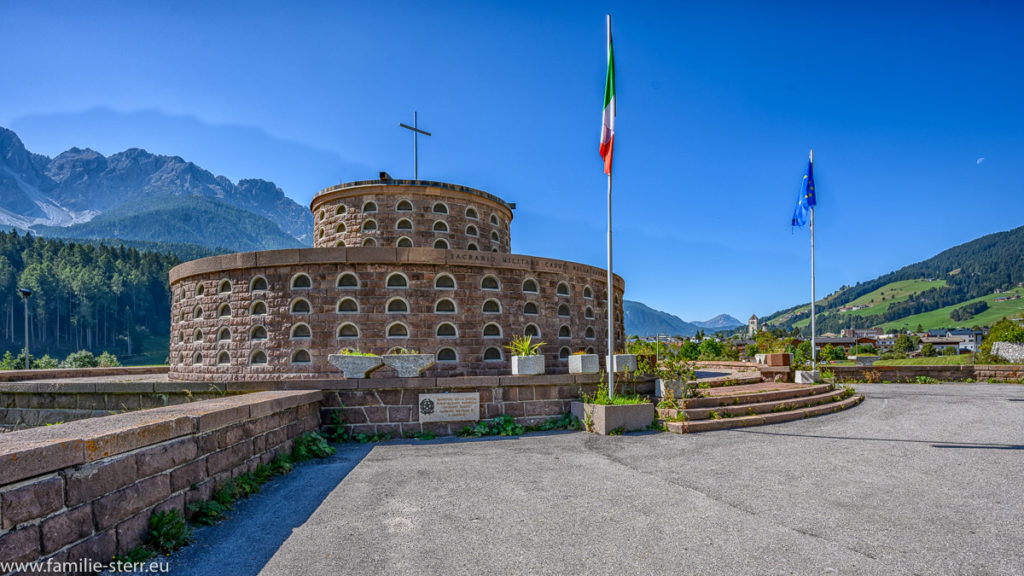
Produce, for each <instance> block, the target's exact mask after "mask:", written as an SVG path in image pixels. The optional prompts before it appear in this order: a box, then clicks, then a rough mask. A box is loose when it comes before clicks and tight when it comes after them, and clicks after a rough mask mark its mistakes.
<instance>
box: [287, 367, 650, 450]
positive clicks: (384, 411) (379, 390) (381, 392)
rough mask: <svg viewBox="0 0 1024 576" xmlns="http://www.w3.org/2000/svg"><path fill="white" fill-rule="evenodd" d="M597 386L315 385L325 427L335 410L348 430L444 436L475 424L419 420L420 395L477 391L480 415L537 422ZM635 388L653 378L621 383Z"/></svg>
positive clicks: (586, 382) (489, 379) (584, 377)
mask: <svg viewBox="0 0 1024 576" xmlns="http://www.w3.org/2000/svg"><path fill="white" fill-rule="evenodd" d="M616 382H617V383H618V380H617V381H616ZM306 384H309V383H308V382H306ZM599 385H601V377H600V376H599V375H597V374H548V375H542V376H470V377H465V378H393V379H388V380H358V381H353V380H339V381H333V382H321V383H320V384H319V386H318V387H320V388H323V389H324V404H323V408H322V409H321V420H322V421H323V422H324V425H325V426H332V424H333V422H334V417H335V416H334V413H338V415H340V416H341V418H343V420H344V425H345V428H346V429H347V430H348V431H349V432H350V433H351V434H370V435H372V434H390V435H391V436H392V437H396V436H397V437H401V436H407V435H411V434H418V433H421V432H428V433H431V434H435V435H438V436H447V435H451V434H455V433H457V432H459V431H460V430H462V428H464V427H465V426H469V425H472V424H474V423H475V422H473V421H459V422H420V421H419V407H418V405H419V402H420V399H419V395H420V394H426V393H432V394H437V393H445V392H479V393H480V418H481V419H488V418H495V417H498V416H502V415H505V414H508V415H510V416H512V417H513V418H515V419H516V421H517V422H519V423H520V424H539V423H541V422H543V421H544V420H547V419H548V418H551V417H554V416H559V415H561V414H564V413H566V412H569V408H570V404H571V403H572V401H573V400H578V399H579V397H580V395H581V393H592V392H594V391H595V390H596V389H597V387H598V386H599ZM605 385H607V384H605ZM634 389H635V391H636V392H637V393H639V394H652V393H653V392H654V380H653V379H646V378H645V379H643V380H642V381H639V382H637V383H636V384H635V385H631V384H627V385H626V390H627V391H632V390H634Z"/></svg>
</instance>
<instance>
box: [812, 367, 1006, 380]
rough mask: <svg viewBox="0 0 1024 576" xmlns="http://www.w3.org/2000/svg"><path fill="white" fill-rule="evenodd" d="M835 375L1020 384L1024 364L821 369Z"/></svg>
mask: <svg viewBox="0 0 1024 576" xmlns="http://www.w3.org/2000/svg"><path fill="white" fill-rule="evenodd" d="M821 369H822V370H828V371H831V372H832V373H833V374H835V377H836V381H837V382H916V381H917V379H918V378H919V377H927V378H934V379H935V380H939V381H942V382H963V381H965V380H973V381H976V382H987V381H988V380H990V379H991V380H994V381H998V382H1011V381H1018V380H1021V379H1022V378H1024V365H1019V364H1009V365H1001V364H977V365H970V364H966V365H955V366H828V367H826V366H822V367H821Z"/></svg>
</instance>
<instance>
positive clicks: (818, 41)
mask: <svg viewBox="0 0 1024 576" xmlns="http://www.w3.org/2000/svg"><path fill="white" fill-rule="evenodd" d="M669 4H670V3H665V2H635V1H631V2H578V3H570V2H564V3H552V2H522V1H517V2H507V3H497V2H495V3H485V2H461V3H460V2H443V1H434V2H359V3H356V2H323V3H315V2H301V3H287V2H264V3H261V2H236V3H211V2H188V1H177V2H173V3H172V2H103V3H83V2H66V3H61V2H47V3H42V2H20V1H9V0H0V13H2V15H3V17H2V18H0V38H3V42H4V44H5V48H6V49H5V53H6V54H7V57H6V58H5V62H4V66H3V72H2V74H0V125H3V126H7V127H9V128H12V129H14V130H15V131H17V132H18V133H19V135H20V136H21V137H22V139H23V140H24V142H25V144H26V145H27V146H28V147H29V149H31V150H33V151H35V152H40V153H44V154H48V155H51V156H52V155H56V154H58V153H59V152H61V151H62V150H64V149H66V148H69V147H71V146H79V147H91V148H94V149H96V150H99V151H100V152H103V153H105V154H110V153H113V152H117V151H120V150H123V149H125V148H128V147H141V148H146V149H148V150H150V151H152V152H157V153H163V154H173V155H178V156H182V157H184V158H186V159H188V160H192V161H194V162H196V163H197V164H199V165H201V166H203V167H204V168H207V169H209V170H211V171H212V172H214V173H217V174H223V175H225V176H227V177H229V178H231V179H232V180H237V179H239V178H246V177H258V178H264V179H268V180H273V181H274V182H276V183H277V184H278V185H279V186H281V187H282V188H283V189H284V190H285V193H286V194H288V195H289V196H290V197H292V198H294V199H295V200H296V201H297V202H299V203H301V204H308V202H309V200H310V198H311V197H312V196H313V194H314V193H315V192H316V191H317V190H319V189H321V188H324V187H326V186H329V185H332V184H334V183H336V182H338V181H342V180H345V181H347V180H358V179H365V178H372V177H375V175H376V173H377V172H378V171H379V170H382V169H383V170H387V171H389V172H390V173H391V174H392V175H394V176H395V177H411V175H412V142H411V137H410V135H409V134H408V133H407V132H406V131H404V130H401V129H400V128H398V123H399V122H406V123H408V122H410V121H411V120H412V114H413V110H418V111H419V117H420V125H421V127H423V128H424V129H426V130H430V131H432V132H433V133H434V136H433V137H431V138H425V139H422V140H421V142H420V144H421V146H420V176H421V178H423V179H432V180H443V181H449V182H455V183H459V184H464V185H467V186H473V187H476V188H481V189H483V190H486V191H488V192H491V193H494V194H497V195H499V196H502V197H504V198H506V199H507V200H509V201H512V202H516V203H517V204H518V210H517V212H516V218H515V220H514V222H513V237H512V241H513V251H515V252H517V253H525V254H534V255H541V256H549V257H553V258H563V259H567V260H574V261H578V262H584V263H587V264H593V265H600V266H603V265H604V262H605V218H606V213H605V179H604V175H603V173H602V171H601V160H600V157H599V156H598V153H597V148H598V137H599V129H600V113H601V100H602V96H603V92H602V90H603V83H604V73H605V52H604V50H605V38H604V14H605V13H611V14H612V17H613V22H612V24H613V33H614V36H615V49H616V50H615V52H616V69H617V74H618V76H617V97H618V104H619V107H618V117H617V126H616V128H617V130H616V160H615V185H614V186H615V188H614V191H615V204H614V218H615V256H616V258H615V261H616V265H615V271H616V272H617V273H619V274H621V275H622V276H623V277H625V279H626V282H627V294H626V297H627V298H629V299H634V300H640V301H642V302H645V303H647V304H649V305H651V306H653V307H655V308H658V309H662V310H666V311H669V312H672V313H674V314H676V315H678V316H680V317H682V318H684V319H686V320H703V319H707V318H709V317H711V316H713V315H715V314H718V313H722V312H725V313H730V314H733V315H734V316H737V317H738V318H740V319H745V318H746V317H747V316H749V315H750V313H752V312H755V313H757V314H758V315H765V314H768V313H771V312H773V311H775V310H777V309H780V308H784V307H788V306H791V305H794V304H797V303H799V302H805V301H807V300H808V298H809V291H810V290H809V266H810V259H809V249H808V235H807V232H806V231H797V232H795V233H794V232H793V231H792V230H791V229H790V226H789V220H790V216H791V214H792V210H793V207H794V205H795V203H796V198H797V193H798V190H799V184H800V178H801V175H802V173H803V170H804V168H805V164H806V158H807V152H808V149H809V148H812V147H813V148H814V149H815V180H816V185H817V193H818V202H819V205H818V210H817V213H816V224H817V230H816V232H817V235H816V240H817V248H818V259H817V265H818V293H819V296H824V295H825V294H826V293H828V292H831V291H833V290H835V289H837V288H839V287H840V286H841V285H843V284H854V283H856V282H858V281H863V280H869V279H871V278H873V277H875V276H877V275H879V274H883V273H885V272H889V271H891V270H894V269H896V268H899V267H901V266H903V265H906V264H910V263H912V262H916V261H919V260H922V259H925V258H928V257H930V256H932V255H934V254H936V253H938V252H940V251H941V250H943V249H945V248H948V247H950V246H953V245H955V244H959V243H962V242H966V241H969V240H971V239H973V238H976V237H978V236H981V235H984V234H988V233H991V232H996V231H1001V230H1007V229H1010V228H1014V227H1017V226H1020V225H1022V224H1024V162H1022V160H1024V106H1022V105H1021V102H1020V98H1021V95H1022V94H1024V73H1022V70H1024V68H1022V67H1021V65H1020V62H1019V59H1020V57H1021V55H1022V54H1024V35H1021V34H1020V30H1021V29H1022V27H1024V17H1022V16H1024V7H1022V6H1024V5H1021V4H1020V3H1018V2H1009V1H1008V2H997V1H991V2H986V3H982V2H977V3H965V2H946V1H935V2H905V3H893V2H878V3H873V2H856V3H854V2H850V3H822V2H803V3H801V2H788V3H787V2H677V3H671V5H669ZM981 158H984V160H980V159H981Z"/></svg>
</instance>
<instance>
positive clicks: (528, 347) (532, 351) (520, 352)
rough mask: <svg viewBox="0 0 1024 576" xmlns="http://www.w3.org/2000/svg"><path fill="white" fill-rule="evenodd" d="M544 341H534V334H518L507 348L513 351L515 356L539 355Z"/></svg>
mask: <svg viewBox="0 0 1024 576" xmlns="http://www.w3.org/2000/svg"><path fill="white" fill-rule="evenodd" d="M544 344H545V343H544V342H533V336H516V337H515V338H513V339H512V340H511V341H510V342H509V343H508V344H507V345H506V346H505V348H506V349H508V350H509V351H510V352H512V355H513V356H537V355H539V354H540V347H541V346H543V345H544Z"/></svg>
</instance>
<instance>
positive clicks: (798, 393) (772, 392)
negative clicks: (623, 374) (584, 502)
mask: <svg viewBox="0 0 1024 576" xmlns="http://www.w3.org/2000/svg"><path fill="white" fill-rule="evenodd" d="M745 380H746V379H745ZM716 384H717V385H716ZM700 392H701V393H702V395H701V397H700V398H685V399H680V400H675V405H676V408H658V419H657V421H656V423H657V424H660V425H662V426H664V427H665V428H666V429H667V430H668V431H669V432H675V433H677V434H685V433H689V432H706V431H709V430H724V429H727V428H741V427H744V426H760V425H762V424H777V423H779V422H788V421H790V420H800V419H803V418H810V417H813V416H820V415H822V414H830V413H833V412H839V411H841V410H845V409H847V408H850V407H853V406H856V405H857V404H859V403H860V402H861V401H862V400H864V397H863V396H862V395H860V394H857V393H856V392H854V391H853V389H852V388H836V387H835V385H833V384H814V385H805V384H790V383H774V382H749V381H747V382H746V383H743V384H734V385H728V386H723V385H722V384H718V383H717V382H715V383H711V387H709V388H706V389H701V390H700Z"/></svg>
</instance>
